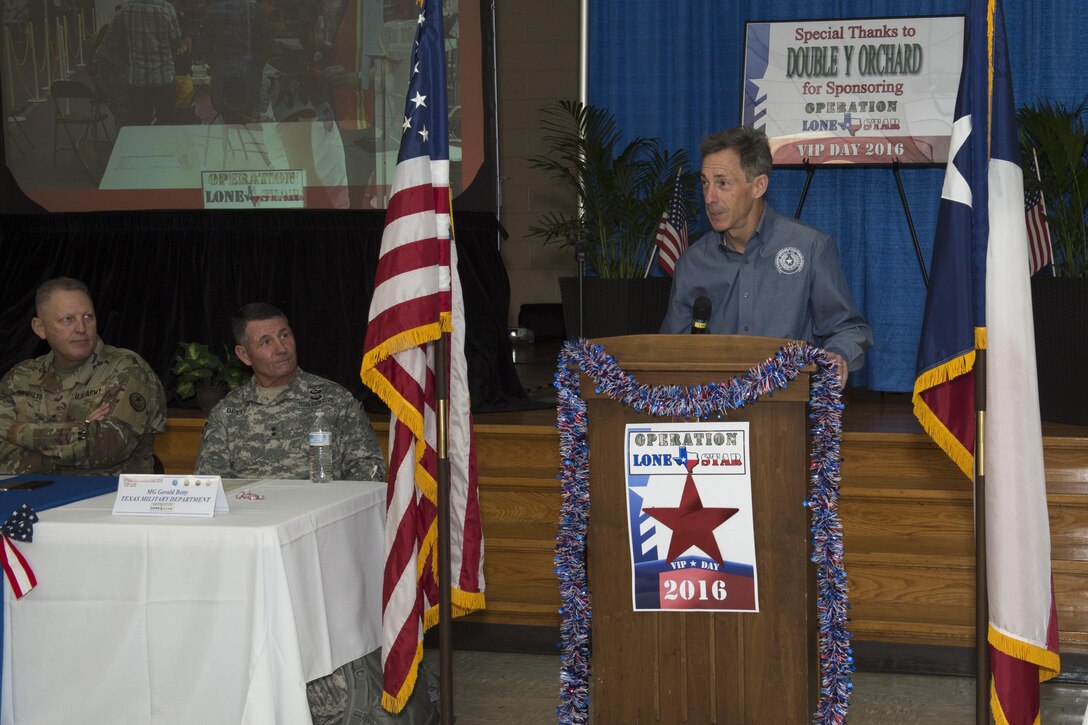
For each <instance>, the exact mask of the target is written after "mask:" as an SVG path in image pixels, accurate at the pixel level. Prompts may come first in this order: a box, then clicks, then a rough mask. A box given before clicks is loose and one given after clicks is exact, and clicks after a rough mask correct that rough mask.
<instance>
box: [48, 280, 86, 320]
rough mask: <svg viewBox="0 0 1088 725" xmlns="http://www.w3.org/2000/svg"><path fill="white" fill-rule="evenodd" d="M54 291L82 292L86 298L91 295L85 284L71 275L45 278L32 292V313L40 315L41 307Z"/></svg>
mask: <svg viewBox="0 0 1088 725" xmlns="http://www.w3.org/2000/svg"><path fill="white" fill-rule="evenodd" d="M54 292H82V293H83V294H85V295H87V299H90V297H91V291H90V290H89V289H87V285H85V284H83V283H82V282H80V281H79V280H78V279H72V278H71V277H54V278H53V279H47V280H46V281H44V282H42V283H41V284H40V285H38V289H37V291H35V292H34V314H36V315H39V316H40V315H41V311H42V307H44V306H45V303H47V302H48V301H49V298H50V297H52V296H53V293H54Z"/></svg>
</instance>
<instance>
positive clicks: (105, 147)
mask: <svg viewBox="0 0 1088 725" xmlns="http://www.w3.org/2000/svg"><path fill="white" fill-rule="evenodd" d="M444 6H445V7H444V13H445V28H446V60H447V85H448V90H449V107H450V110H449V129H450V157H451V167H452V168H451V186H452V187H453V192H454V193H455V194H456V193H458V192H460V191H461V189H462V188H464V186H467V184H468V183H470V182H471V180H472V178H473V176H474V175H475V174H476V172H477V171H478V170H479V167H480V164H481V162H482V155H483V153H482V145H483V140H482V138H483V132H482V126H483V121H482V118H483V108H482V106H483V104H482V97H483V93H482V90H481V85H482V84H481V77H482V72H481V70H480V67H481V58H480V28H479V15H480V11H479V4H478V0H446V1H445V3H444ZM418 16H419V6H418V5H417V4H416V3H415V2H414V0H174V1H173V2H170V1H169V0H125V1H124V2H121V3H116V2H115V0H98V1H97V3H95V2H92V1H89V0H45V2H42V0H5V3H4V38H3V46H4V52H3V57H2V58H0V67H2V68H3V73H2V83H3V108H4V112H5V119H6V123H5V148H6V161H7V165H8V168H9V169H10V170H11V172H12V174H13V176H14V178H15V180H16V182H17V183H18V184H19V187H20V188H21V189H22V191H23V193H24V194H26V195H27V196H28V197H29V198H30V199H31V200H33V201H35V202H37V203H38V204H39V205H41V206H42V207H44V208H45V209H47V210H49V211H76V210H98V209H185V208H188V209H192V208H254V207H265V208H268V207H280V208H284V207H299V208H329V209H348V208H354V209H374V208H384V206H385V204H386V201H387V199H388V196H389V189H390V184H391V183H392V180H393V169H394V167H395V165H396V157H397V151H398V148H399V144H400V135H401V127H402V121H403V112H404V102H405V91H406V89H407V87H408V76H409V73H410V72H411V70H412V69H411V68H410V67H409V66H410V59H411V54H412V46H413V42H414V36H415V30H416V27H417V20H418ZM462 18H467V19H468V22H463V21H462ZM466 137H467V139H466ZM466 146H467V147H468V148H469V150H468V151H465V150H464V149H465V148H466Z"/></svg>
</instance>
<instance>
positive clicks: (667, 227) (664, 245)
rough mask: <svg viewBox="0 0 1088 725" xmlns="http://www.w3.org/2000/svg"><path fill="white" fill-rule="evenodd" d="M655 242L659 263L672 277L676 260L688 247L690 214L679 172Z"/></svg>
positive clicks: (655, 236)
mask: <svg viewBox="0 0 1088 725" xmlns="http://www.w3.org/2000/svg"><path fill="white" fill-rule="evenodd" d="M654 244H656V245H657V250H658V255H657V263H658V264H659V265H661V268H662V269H663V270H665V273H666V274H668V275H669V276H670V277H671V276H672V274H673V270H674V269H675V268H676V260H678V259H680V255H681V254H683V253H684V252H685V251H686V250H687V248H688V215H687V212H685V211H684V194H683V189H682V188H681V184H680V173H679V172H677V174H676V187H675V189H674V191H673V195H672V199H671V200H670V201H669V205H668V206H667V207H665V211H664V212H662V213H661V222H660V223H659V224H658V225H657V232H656V233H655V234H654Z"/></svg>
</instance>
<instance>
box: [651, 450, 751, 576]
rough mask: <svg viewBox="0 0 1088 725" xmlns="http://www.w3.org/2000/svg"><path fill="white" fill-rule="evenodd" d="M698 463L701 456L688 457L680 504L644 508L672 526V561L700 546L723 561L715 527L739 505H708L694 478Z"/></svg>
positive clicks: (668, 557)
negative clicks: (693, 458) (696, 486)
mask: <svg viewBox="0 0 1088 725" xmlns="http://www.w3.org/2000/svg"><path fill="white" fill-rule="evenodd" d="M698 464H699V461H698V460H689V461H688V462H687V465H688V475H687V479H685V481H684V491H683V493H682V494H681V495H680V505H679V506H676V507H674V508H670V507H665V506H653V507H650V508H644V509H643V511H644V512H645V513H646V515H647V516H649V517H650V518H653V519H657V520H658V521H659V522H661V523H662V524H664V525H665V526H667V527H668V528H670V529H672V539H671V541H670V542H669V554H668V556H667V557H666V558H665V561H667V562H673V561H675V560H676V559H677V558H679V557H680V556H682V555H683V554H684V552H686V551H687V550H688V549H690V548H691V547H693V546H694V547H697V548H698V549H699V550H700V551H702V552H703V553H704V554H706V555H707V556H708V557H710V558H711V559H713V560H714V561H716V562H718V563H719V564H724V563H725V561H724V560H723V558H722V554H721V551H720V550H719V549H718V542H717V540H716V539H715V538H714V530H715V529H717V528H718V527H719V526H721V525H722V524H723V523H725V522H726V521H728V520H729V519H730V518H732V517H733V515H734V514H736V513H737V512H738V511H740V509H734V508H706V507H704V506H703V501H702V499H701V498H700V497H699V491H698V489H696V488H695V479H694V478H692V475H691V471H692V469H693V468H695V466H697V465H698Z"/></svg>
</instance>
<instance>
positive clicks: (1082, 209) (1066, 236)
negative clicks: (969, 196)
mask: <svg viewBox="0 0 1088 725" xmlns="http://www.w3.org/2000/svg"><path fill="white" fill-rule="evenodd" d="M1086 104H1088V99H1086V100H1085V101H1081V102H1080V103H1079V104H1077V105H1075V106H1072V107H1069V106H1066V105H1064V104H1062V103H1052V102H1050V101H1045V100H1040V101H1038V102H1037V103H1036V104H1035V105H1034V106H1025V107H1022V108H1020V109H1019V110H1018V112H1017V118H1018V121H1019V124H1020V152H1021V163H1022V167H1023V171H1024V189H1025V191H1026V192H1028V193H1029V194H1031V193H1034V192H1035V191H1036V190H1040V191H1042V195H1043V200H1044V202H1045V206H1046V219H1047V224H1048V226H1049V228H1050V236H1051V241H1052V243H1053V246H1054V265H1053V267H1052V272H1053V273H1052V275H1042V274H1039V275H1036V276H1035V277H1033V278H1032V281H1031V295H1032V307H1033V309H1034V315H1035V350H1036V358H1037V362H1038V368H1039V407H1040V411H1041V413H1042V417H1043V419H1044V420H1050V421H1056V422H1060V423H1074V424H1076V425H1088V384H1086V383H1085V382H1084V377H1083V370H1084V361H1085V359H1088V327H1086V326H1085V325H1084V324H1083V320H1084V319H1085V317H1086V316H1088V225H1086V223H1085V218H1086V217H1085V215H1086V213H1088V129H1086V128H1085V120H1084V115H1085V110H1086ZM1036 158H1037V159H1038V171H1036V168H1035V162H1036Z"/></svg>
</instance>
